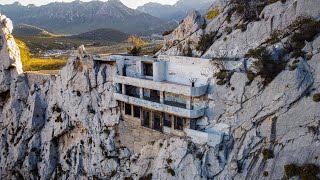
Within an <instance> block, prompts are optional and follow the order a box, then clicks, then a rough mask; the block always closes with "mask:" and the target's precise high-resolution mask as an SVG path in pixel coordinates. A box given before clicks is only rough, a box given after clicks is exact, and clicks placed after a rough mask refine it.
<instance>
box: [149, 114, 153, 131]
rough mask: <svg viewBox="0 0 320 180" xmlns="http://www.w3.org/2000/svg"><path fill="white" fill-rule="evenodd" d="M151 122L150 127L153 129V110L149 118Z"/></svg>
mask: <svg viewBox="0 0 320 180" xmlns="http://www.w3.org/2000/svg"><path fill="white" fill-rule="evenodd" d="M149 122H150V128H151V129H153V127H154V126H153V111H150V119H149Z"/></svg>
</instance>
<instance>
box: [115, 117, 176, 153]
mask: <svg viewBox="0 0 320 180" xmlns="http://www.w3.org/2000/svg"><path fill="white" fill-rule="evenodd" d="M118 134H119V139H118V140H120V143H121V144H123V145H124V146H125V147H127V148H129V150H131V151H133V152H134V153H139V152H140V150H141V148H142V147H143V146H144V145H147V144H148V143H150V142H152V141H157V140H159V139H168V138H170V137H171V135H169V134H164V133H160V132H158V131H155V130H152V129H149V128H145V127H142V126H141V125H140V120H139V119H136V118H132V117H130V116H125V121H124V120H122V121H120V124H119V126H118Z"/></svg>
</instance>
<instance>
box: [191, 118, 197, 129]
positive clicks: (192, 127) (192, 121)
mask: <svg viewBox="0 0 320 180" xmlns="http://www.w3.org/2000/svg"><path fill="white" fill-rule="evenodd" d="M190 129H194V130H196V129H197V120H195V119H191V120H190Z"/></svg>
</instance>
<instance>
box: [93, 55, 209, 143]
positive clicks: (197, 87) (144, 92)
mask: <svg viewBox="0 0 320 180" xmlns="http://www.w3.org/2000/svg"><path fill="white" fill-rule="evenodd" d="M94 59H95V60H96V61H100V62H105V63H112V64H113V65H116V66H117V71H118V72H117V75H116V76H115V77H114V78H113V81H114V85H115V87H116V90H115V93H114V98H115V99H116V100H117V101H118V102H119V105H120V107H121V113H122V117H123V119H124V120H125V121H130V122H131V123H134V124H138V125H140V126H141V127H144V128H148V129H151V130H153V131H158V132H161V133H165V134H171V135H178V136H185V135H191V136H193V137H194V138H198V139H203V140H204V141H208V139H209V137H208V133H204V132H201V131H197V125H196V122H197V120H198V119H199V118H202V117H203V116H204V115H205V110H206V95H207V90H208V83H209V80H210V79H211V78H212V77H213V69H212V67H213V66H212V62H211V60H209V59H200V58H188V57H176V56H159V57H158V58H151V57H132V56H121V55H112V56H107V57H98V56H95V57H94ZM197 136H198V137H197Z"/></svg>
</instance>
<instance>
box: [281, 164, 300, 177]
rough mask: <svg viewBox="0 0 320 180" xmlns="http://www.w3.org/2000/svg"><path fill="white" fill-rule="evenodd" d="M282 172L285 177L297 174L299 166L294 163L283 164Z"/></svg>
mask: <svg viewBox="0 0 320 180" xmlns="http://www.w3.org/2000/svg"><path fill="white" fill-rule="evenodd" d="M284 173H285V175H286V177H287V178H291V177H293V176H297V175H298V174H299V167H297V166H296V165H295V164H288V165H285V166H284Z"/></svg>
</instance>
